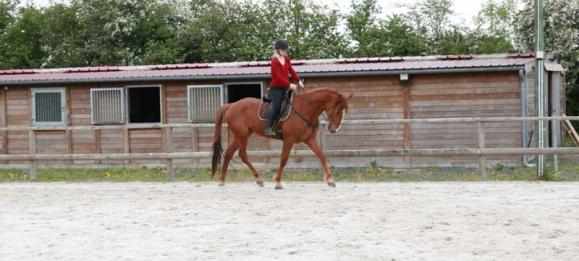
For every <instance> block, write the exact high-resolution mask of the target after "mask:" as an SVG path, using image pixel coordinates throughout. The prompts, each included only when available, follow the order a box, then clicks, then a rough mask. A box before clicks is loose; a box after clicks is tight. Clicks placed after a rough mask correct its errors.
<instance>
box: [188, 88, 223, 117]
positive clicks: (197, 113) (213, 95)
mask: <svg viewBox="0 0 579 261" xmlns="http://www.w3.org/2000/svg"><path fill="white" fill-rule="evenodd" d="M187 93H188V95H187V96H188V107H189V120H190V121H193V122H202V121H212V120H214V119H215V115H216V114H217V111H218V110H219V108H220V107H221V105H223V87H222V86H221V85H203V86H188V92H187Z"/></svg>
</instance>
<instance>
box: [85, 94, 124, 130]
mask: <svg viewBox="0 0 579 261" xmlns="http://www.w3.org/2000/svg"><path fill="white" fill-rule="evenodd" d="M90 102H91V108H92V123H93V124H123V123H124V122H125V93H124V89H123V88H99V89H91V90H90Z"/></svg>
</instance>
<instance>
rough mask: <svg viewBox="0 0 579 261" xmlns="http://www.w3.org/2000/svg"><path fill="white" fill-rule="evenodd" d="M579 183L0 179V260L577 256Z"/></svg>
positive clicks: (566, 258) (522, 257)
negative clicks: (280, 185) (281, 185)
mask: <svg viewBox="0 0 579 261" xmlns="http://www.w3.org/2000/svg"><path fill="white" fill-rule="evenodd" d="M578 258H579V183H402V184H401V183H378V184H369V183H360V184H357V183H339V184H338V188H337V189H330V188H328V187H326V186H324V184H322V183H285V190H282V191H275V190H274V189H273V188H272V187H271V183H270V184H267V186H266V187H265V188H259V187H257V186H255V185H254V184H249V183H236V184H231V183H230V184H228V185H227V186H226V187H224V188H220V187H217V186H216V185H215V184H193V183H171V184H160V183H152V184H151V183H118V184H110V183H90V184H74V183H73V184H63V183H40V184H0V259H1V260H578Z"/></svg>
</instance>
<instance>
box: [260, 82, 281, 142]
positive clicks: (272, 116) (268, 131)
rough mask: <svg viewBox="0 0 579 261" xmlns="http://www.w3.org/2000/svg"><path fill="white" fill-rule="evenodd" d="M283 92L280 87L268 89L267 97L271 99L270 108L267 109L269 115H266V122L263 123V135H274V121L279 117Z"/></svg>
mask: <svg viewBox="0 0 579 261" xmlns="http://www.w3.org/2000/svg"><path fill="white" fill-rule="evenodd" d="M284 93H285V90H284V89H281V88H270V89H269V98H270V99H271V110H270V111H269V115H268V117H267V122H266V125H265V135H268V136H275V135H276V132H275V131H274V130H273V124H274V121H277V119H278V118H279V113H280V111H279V110H280V108H281V102H282V99H283V95H284Z"/></svg>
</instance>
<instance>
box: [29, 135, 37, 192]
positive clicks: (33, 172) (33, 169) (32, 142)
mask: <svg viewBox="0 0 579 261" xmlns="http://www.w3.org/2000/svg"><path fill="white" fill-rule="evenodd" d="M28 152H29V154H30V155H34V154H36V136H35V135H34V129H29V130H28ZM29 179H30V181H32V182H34V181H36V180H37V179H38V162H36V160H31V161H30V170H29Z"/></svg>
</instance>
